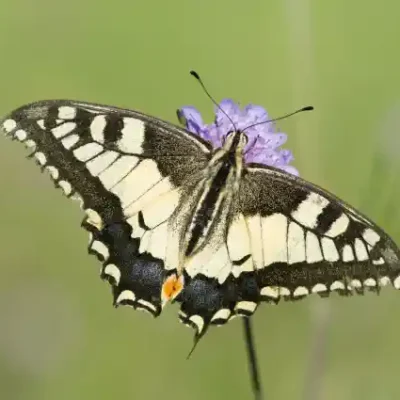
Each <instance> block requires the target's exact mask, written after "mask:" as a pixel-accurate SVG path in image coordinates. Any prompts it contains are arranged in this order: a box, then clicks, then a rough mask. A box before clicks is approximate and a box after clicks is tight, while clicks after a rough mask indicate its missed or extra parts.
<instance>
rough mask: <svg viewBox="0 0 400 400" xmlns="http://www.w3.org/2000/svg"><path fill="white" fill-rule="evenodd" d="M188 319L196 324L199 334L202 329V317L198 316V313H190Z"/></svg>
mask: <svg viewBox="0 0 400 400" xmlns="http://www.w3.org/2000/svg"><path fill="white" fill-rule="evenodd" d="M189 321H191V322H192V323H193V324H194V325H195V326H196V328H197V334H198V335H200V334H201V332H202V331H203V329H204V319H203V318H202V317H200V315H192V316H191V317H190V318H189Z"/></svg>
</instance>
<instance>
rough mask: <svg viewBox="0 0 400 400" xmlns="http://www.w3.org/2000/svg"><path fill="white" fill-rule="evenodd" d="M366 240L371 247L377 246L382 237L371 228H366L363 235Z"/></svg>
mask: <svg viewBox="0 0 400 400" xmlns="http://www.w3.org/2000/svg"><path fill="white" fill-rule="evenodd" d="M362 237H363V238H364V240H365V241H366V242H367V243H368V244H369V245H371V246H375V245H376V244H377V243H378V242H379V240H380V239H381V237H380V236H379V235H378V234H377V233H376V232H375V231H373V230H372V229H371V228H366V229H365V230H364V232H363V234H362Z"/></svg>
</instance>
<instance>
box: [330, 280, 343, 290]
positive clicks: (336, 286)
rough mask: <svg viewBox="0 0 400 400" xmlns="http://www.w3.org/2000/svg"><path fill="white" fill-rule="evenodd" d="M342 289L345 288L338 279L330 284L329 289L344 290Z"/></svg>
mask: <svg viewBox="0 0 400 400" xmlns="http://www.w3.org/2000/svg"><path fill="white" fill-rule="evenodd" d="M344 289H345V285H344V283H343V282H340V281H335V282H333V283H332V285H331V290H344Z"/></svg>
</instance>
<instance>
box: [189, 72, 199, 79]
mask: <svg viewBox="0 0 400 400" xmlns="http://www.w3.org/2000/svg"><path fill="white" fill-rule="evenodd" d="M190 75H192V76H194V77H195V78H196V79H200V76H199V74H198V73H197V72H196V71H193V70H190Z"/></svg>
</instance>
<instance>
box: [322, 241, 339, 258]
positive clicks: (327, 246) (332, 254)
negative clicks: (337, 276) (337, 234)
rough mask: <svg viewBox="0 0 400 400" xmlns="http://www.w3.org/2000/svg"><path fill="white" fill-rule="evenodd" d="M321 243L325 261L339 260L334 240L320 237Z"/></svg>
mask: <svg viewBox="0 0 400 400" xmlns="http://www.w3.org/2000/svg"><path fill="white" fill-rule="evenodd" d="M321 244H322V251H323V253H324V258H325V260H326V261H330V262H333V261H337V260H339V253H338V251H337V249H336V245H335V242H334V241H333V240H332V239H329V238H326V237H324V238H322V239H321Z"/></svg>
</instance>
